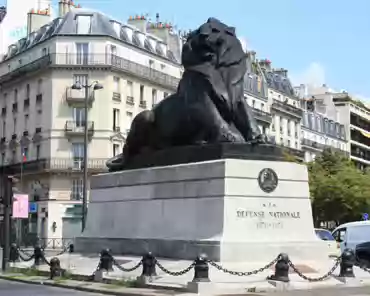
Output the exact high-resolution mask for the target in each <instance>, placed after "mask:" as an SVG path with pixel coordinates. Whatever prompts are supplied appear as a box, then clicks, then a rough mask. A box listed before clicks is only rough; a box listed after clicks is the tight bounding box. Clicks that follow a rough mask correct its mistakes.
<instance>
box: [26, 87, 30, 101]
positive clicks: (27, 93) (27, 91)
mask: <svg viewBox="0 0 370 296" xmlns="http://www.w3.org/2000/svg"><path fill="white" fill-rule="evenodd" d="M29 98H30V85H29V84H27V86H26V99H29Z"/></svg>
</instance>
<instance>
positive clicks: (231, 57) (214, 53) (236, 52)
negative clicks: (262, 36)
mask: <svg viewBox="0 0 370 296" xmlns="http://www.w3.org/2000/svg"><path fill="white" fill-rule="evenodd" d="M245 59H246V55H245V52H244V51H243V47H242V45H241V43H240V41H239V39H238V38H237V37H236V34H235V28H233V27H229V26H227V25H225V24H224V23H222V22H220V21H219V20H217V19H215V18H209V19H208V21H207V22H206V23H204V24H203V25H201V26H200V27H199V28H198V29H197V30H195V31H193V32H191V33H190V34H189V36H188V38H187V40H186V43H185V44H184V46H183V50H182V64H183V65H184V67H185V69H186V68H189V67H192V66H196V65H200V64H204V63H208V64H211V65H213V66H214V67H216V68H219V67H228V66H231V65H237V64H245Z"/></svg>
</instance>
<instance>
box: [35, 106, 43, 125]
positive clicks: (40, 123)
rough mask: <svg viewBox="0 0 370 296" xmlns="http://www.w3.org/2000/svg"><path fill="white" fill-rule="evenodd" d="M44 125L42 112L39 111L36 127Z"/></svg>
mask: <svg viewBox="0 0 370 296" xmlns="http://www.w3.org/2000/svg"><path fill="white" fill-rule="evenodd" d="M41 125H42V110H41V109H40V110H37V115H36V127H40V126H41Z"/></svg>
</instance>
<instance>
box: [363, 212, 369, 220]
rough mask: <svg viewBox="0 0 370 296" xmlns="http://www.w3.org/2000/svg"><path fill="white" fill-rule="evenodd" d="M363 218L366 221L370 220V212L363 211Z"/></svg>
mask: <svg viewBox="0 0 370 296" xmlns="http://www.w3.org/2000/svg"><path fill="white" fill-rule="evenodd" d="M362 219H364V220H365V221H366V220H369V214H368V213H363V214H362Z"/></svg>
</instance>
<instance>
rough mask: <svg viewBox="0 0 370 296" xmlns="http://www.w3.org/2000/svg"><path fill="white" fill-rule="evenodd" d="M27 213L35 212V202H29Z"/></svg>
mask: <svg viewBox="0 0 370 296" xmlns="http://www.w3.org/2000/svg"><path fill="white" fill-rule="evenodd" d="M29 213H37V203H35V202H30V208H29Z"/></svg>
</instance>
